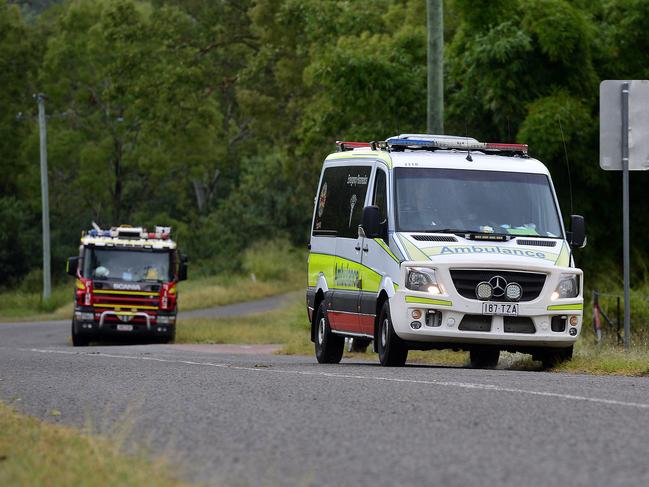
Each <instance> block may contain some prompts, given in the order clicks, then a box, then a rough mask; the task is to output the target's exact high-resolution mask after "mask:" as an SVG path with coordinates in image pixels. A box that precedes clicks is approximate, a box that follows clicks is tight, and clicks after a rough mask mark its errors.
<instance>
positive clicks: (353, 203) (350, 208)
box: [347, 194, 358, 228]
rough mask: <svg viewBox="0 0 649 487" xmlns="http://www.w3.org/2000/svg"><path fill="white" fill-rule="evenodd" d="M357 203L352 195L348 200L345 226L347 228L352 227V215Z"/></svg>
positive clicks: (356, 199)
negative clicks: (347, 214)
mask: <svg viewBox="0 0 649 487" xmlns="http://www.w3.org/2000/svg"><path fill="white" fill-rule="evenodd" d="M357 201H358V198H357V197H356V195H355V194H353V195H352V198H351V199H350V200H349V224H348V225H347V226H348V227H349V228H351V226H352V213H354V206H356V202H357Z"/></svg>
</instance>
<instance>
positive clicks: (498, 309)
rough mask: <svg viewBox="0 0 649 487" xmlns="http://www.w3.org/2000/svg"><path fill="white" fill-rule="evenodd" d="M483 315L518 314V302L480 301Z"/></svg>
mask: <svg viewBox="0 0 649 487" xmlns="http://www.w3.org/2000/svg"><path fill="white" fill-rule="evenodd" d="M482 314H483V315H498V316H518V304H510V303H482Z"/></svg>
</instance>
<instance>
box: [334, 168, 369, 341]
mask: <svg viewBox="0 0 649 487" xmlns="http://www.w3.org/2000/svg"><path fill="white" fill-rule="evenodd" d="M342 169H343V171H342V173H341V176H342V178H343V184H342V187H343V191H342V192H341V197H340V200H339V201H338V205H339V214H340V221H339V225H338V232H337V236H336V262H335V269H334V283H335V290H334V293H333V303H332V307H331V309H330V311H329V312H328V315H329V322H330V323H332V325H331V327H332V328H333V329H334V330H337V331H341V332H347V333H360V322H359V300H360V291H361V287H362V278H361V260H362V254H363V249H362V244H363V242H362V239H361V238H359V236H358V226H359V225H360V223H361V217H362V215H363V207H364V206H365V201H366V197H367V189H368V187H369V180H370V175H371V172H372V166H371V163H369V162H368V164H367V165H362V164H358V165H356V164H355V165H349V166H344V167H343V168H342Z"/></svg>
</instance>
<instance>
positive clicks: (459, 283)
mask: <svg viewBox="0 0 649 487" xmlns="http://www.w3.org/2000/svg"><path fill="white" fill-rule="evenodd" d="M494 276H501V277H504V278H505V280H506V281H507V282H517V283H518V284H520V285H521V287H522V288H523V295H522V296H521V299H520V301H532V300H533V299H536V298H538V297H539V294H541V291H542V290H543V285H544V284H545V277H546V276H545V274H537V273H533V272H514V271H499V270H491V269H476V270H468V269H451V279H453V284H454V285H455V289H456V290H457V292H458V293H459V294H460V296H462V297H465V298H467V299H478V298H477V296H476V294H475V288H476V286H477V285H478V284H479V283H481V282H483V281H486V282H489V279H491V278H492V277H494Z"/></svg>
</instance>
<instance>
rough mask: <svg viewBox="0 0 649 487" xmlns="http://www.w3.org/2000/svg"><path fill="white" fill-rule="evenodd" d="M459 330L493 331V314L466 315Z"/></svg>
mask: <svg viewBox="0 0 649 487" xmlns="http://www.w3.org/2000/svg"><path fill="white" fill-rule="evenodd" d="M458 330H461V331H485V332H487V331H491V316H485V315H464V317H463V318H462V321H461V322H460V326H458Z"/></svg>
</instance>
